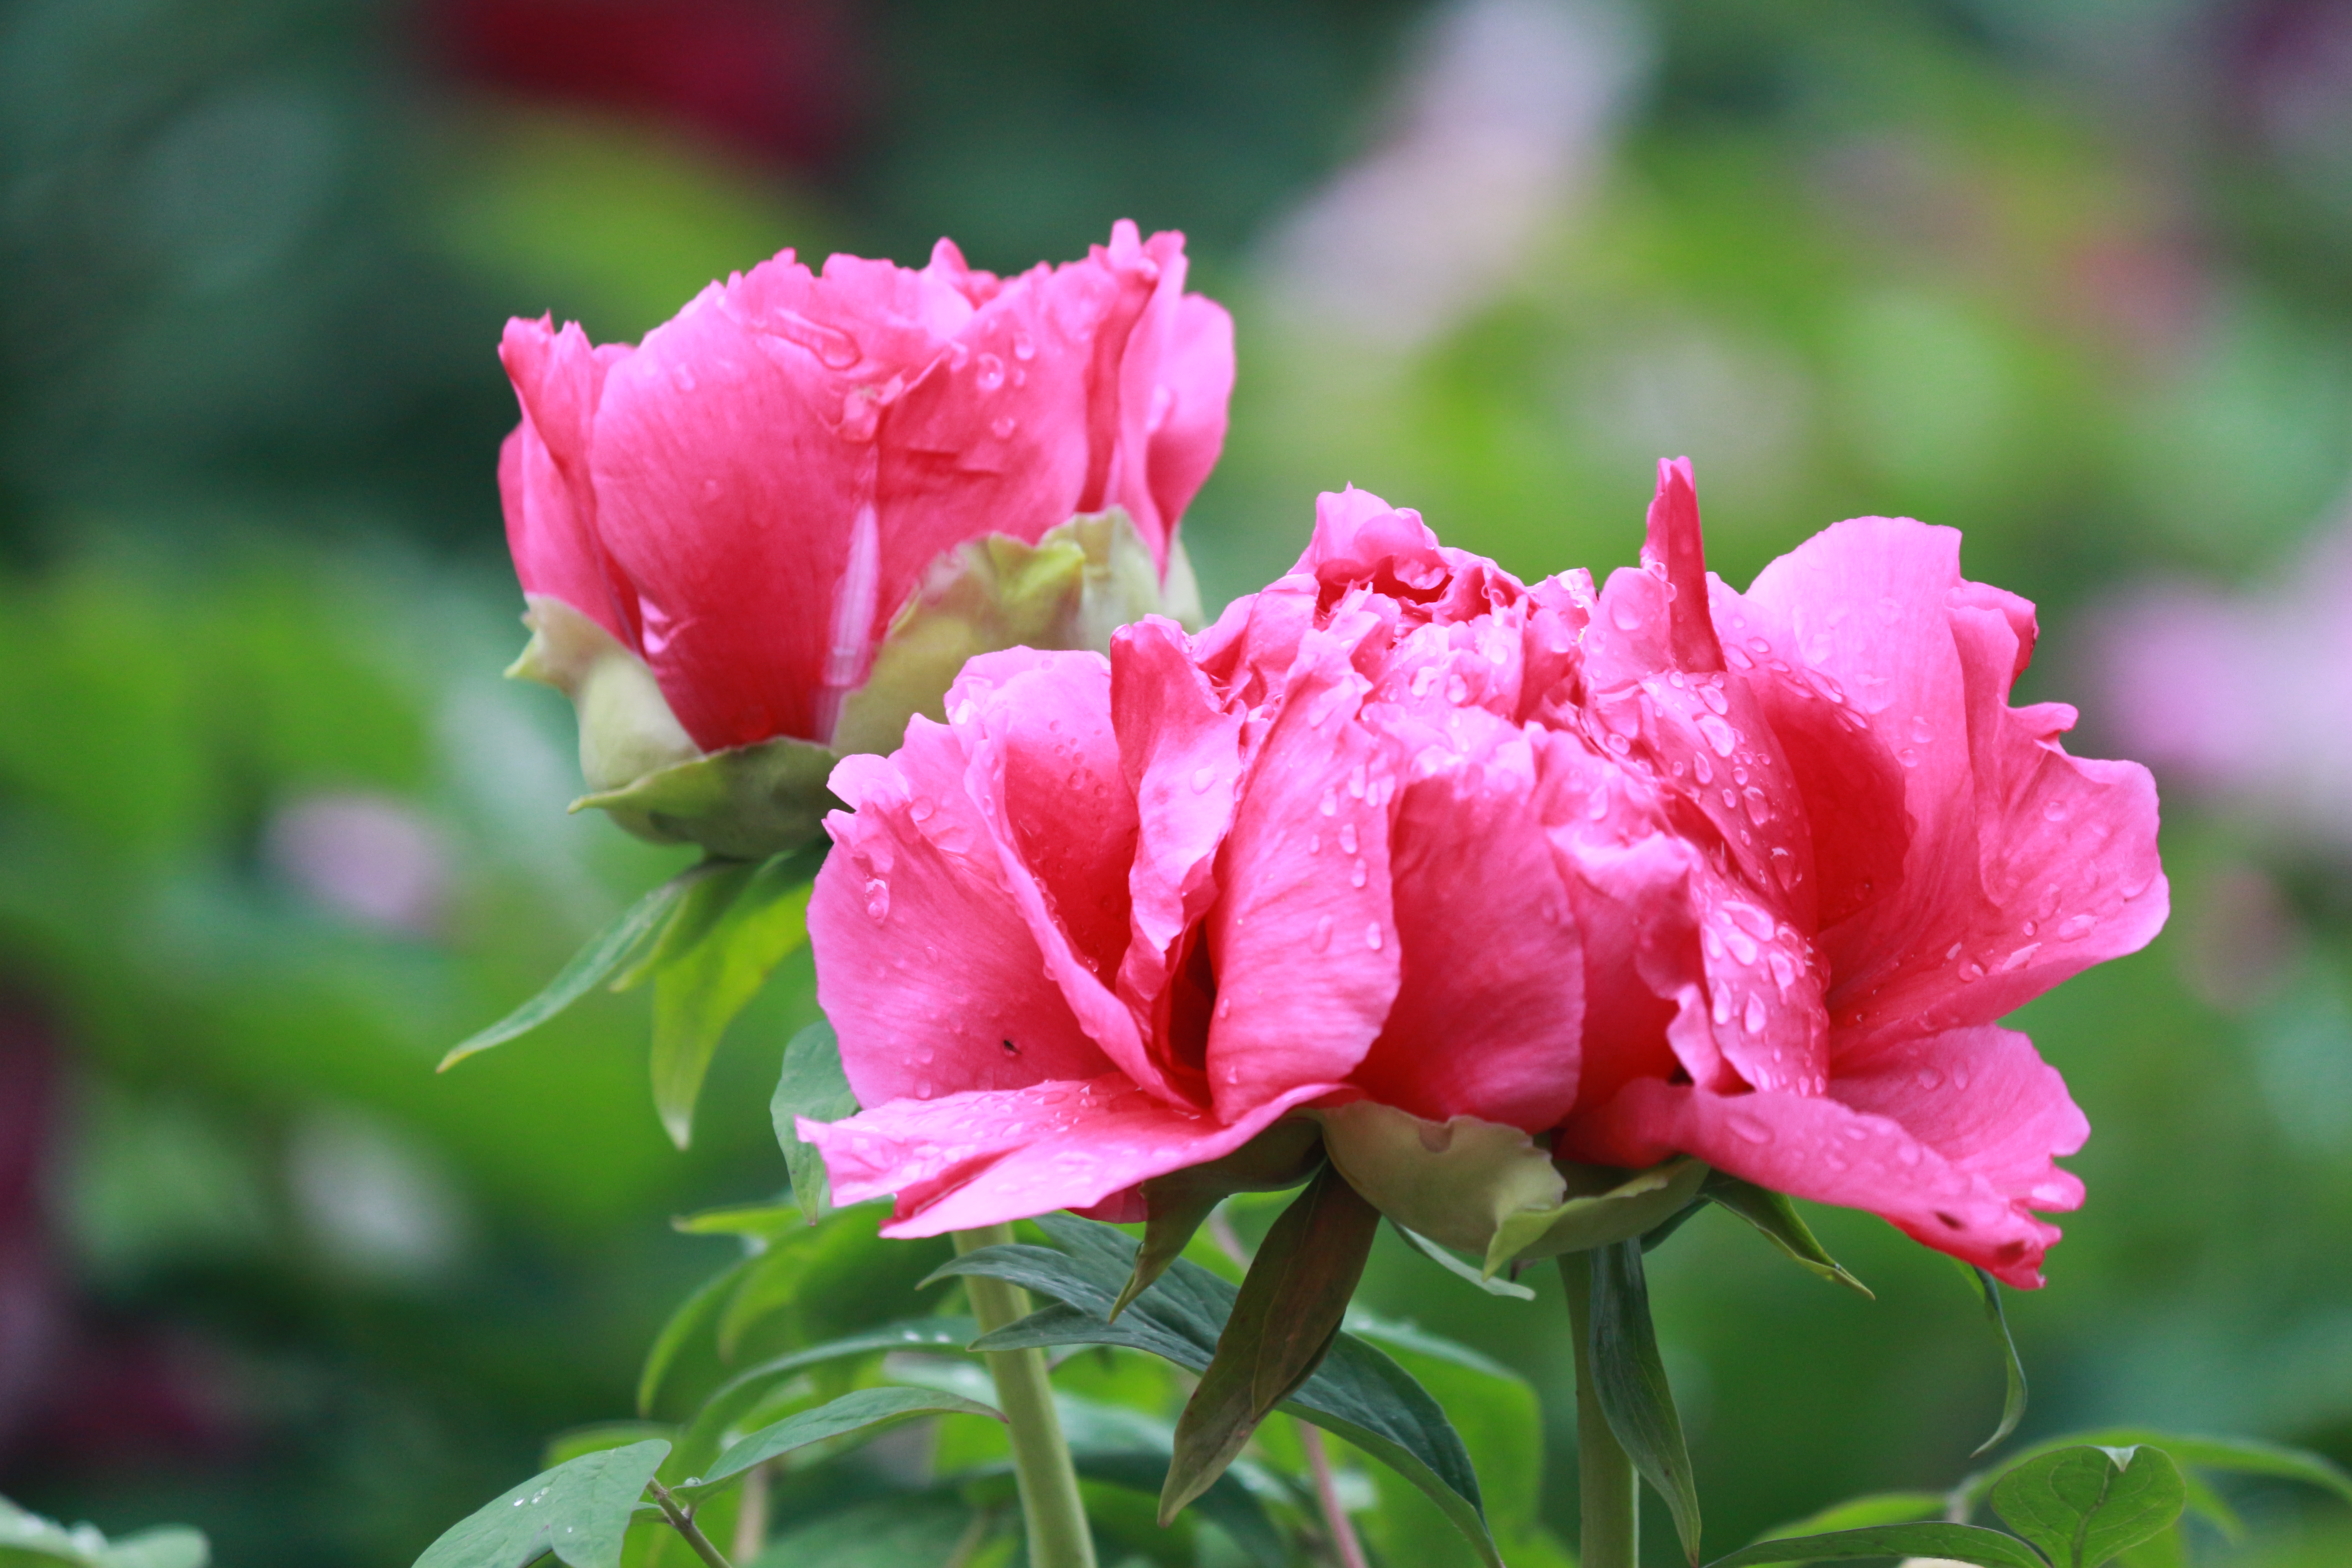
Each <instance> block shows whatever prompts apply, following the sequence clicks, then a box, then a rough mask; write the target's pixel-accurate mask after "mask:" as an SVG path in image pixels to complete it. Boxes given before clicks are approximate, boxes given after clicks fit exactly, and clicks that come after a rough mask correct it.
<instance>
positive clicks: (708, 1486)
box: [670, 1388, 1004, 1499]
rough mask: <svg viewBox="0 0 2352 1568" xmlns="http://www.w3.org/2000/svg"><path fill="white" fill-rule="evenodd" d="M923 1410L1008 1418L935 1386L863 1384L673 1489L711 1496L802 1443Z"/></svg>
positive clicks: (739, 1445)
mask: <svg viewBox="0 0 2352 1568" xmlns="http://www.w3.org/2000/svg"><path fill="white" fill-rule="evenodd" d="M918 1415H985V1416H987V1417H988V1418H989V1419H990V1420H991V1421H1002V1420H1003V1419H1004V1417H1003V1415H999V1414H998V1413H997V1412H995V1411H994V1410H992V1409H990V1408H989V1407H988V1406H987V1405H982V1404H979V1403H977V1402H975V1401H973V1400H970V1399H964V1398H961V1397H959V1396H958V1395H956V1394H942V1393H940V1392H938V1391H937V1390H934V1389H929V1388H861V1389H857V1390H856V1391H855V1392H854V1393H850V1394H843V1395H842V1396H841V1397H840V1398H838V1399H835V1400H832V1401H830V1402H828V1403H826V1404H824V1405H818V1406H817V1407H816V1408H815V1409H814V1410H803V1411H798V1412H796V1413H794V1414H793V1415H787V1416H785V1417H784V1418H783V1419H782V1420H781V1421H777V1422H774V1423H772V1424H771V1425H769V1426H762V1427H761V1428H760V1429H759V1430H758V1431H756V1432H753V1433H751V1434H750V1435H749V1436H745V1437H743V1438H742V1439H740V1441H738V1442H736V1443H734V1444H733V1445H731V1446H730V1447H729V1448H728V1449H727V1451H726V1452H725V1453H723V1454H721V1455H719V1458H718V1459H717V1460H716V1461H714V1462H713V1463H712V1465H711V1467H710V1468H709V1470H707V1471H706V1472H704V1473H703V1474H702V1475H700V1476H698V1477H697V1478H695V1479H693V1480H690V1481H686V1482H683V1483H681V1484H679V1485H677V1486H675V1487H672V1488H671V1489H670V1490H671V1491H672V1492H674V1493H675V1494H677V1496H678V1497H681V1498H693V1499H701V1498H706V1497H709V1495H710V1494H711V1493H713V1492H715V1491H717V1490H718V1489H719V1488H721V1487H723V1486H726V1485H728V1484H729V1483H730V1482H732V1481H735V1480H737V1479H740V1478H741V1476H742V1474H743V1472H744V1471H746V1470H748V1469H750V1468H751V1467H752V1466H754V1465H761V1464H765V1463H766V1462H767V1461H768V1460H770V1459H773V1458H779V1457H780V1456H782V1455H785V1454H789V1453H791V1452H793V1450H794V1449H796V1448H805V1447H809V1445H811V1444H813V1443H828V1442H832V1441H834V1440H835V1439H837V1438H841V1437H847V1436H853V1435H856V1436H866V1437H875V1436H881V1434H882V1431H883V1429H884V1428H886V1427H888V1426H896V1425H898V1423H899V1422H901V1421H910V1420H912V1419H914V1418H915V1417H916V1416H918Z"/></svg>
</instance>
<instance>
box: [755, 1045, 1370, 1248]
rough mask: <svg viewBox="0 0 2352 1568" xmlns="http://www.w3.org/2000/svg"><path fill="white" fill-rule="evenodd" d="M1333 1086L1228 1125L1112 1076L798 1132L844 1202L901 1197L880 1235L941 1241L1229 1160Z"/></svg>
mask: <svg viewBox="0 0 2352 1568" xmlns="http://www.w3.org/2000/svg"><path fill="white" fill-rule="evenodd" d="M1334 1087H1335V1086H1333V1085H1330V1084H1302V1085H1298V1086H1296V1087H1294V1088H1292V1089H1290V1090H1288V1091H1287V1092H1286V1093H1284V1094H1282V1095H1279V1096H1276V1097H1275V1098H1274V1099H1271V1100H1267V1101H1266V1102H1265V1103H1264V1104H1262V1105H1259V1106H1257V1107H1255V1108H1254V1109H1253V1110H1251V1111H1250V1113H1249V1114H1247V1115H1246V1116H1244V1117H1243V1118H1242V1119H1241V1120H1239V1121H1233V1122H1223V1121H1218V1120H1217V1119H1216V1118H1215V1117H1214V1116H1213V1115H1211V1114H1208V1113H1206V1112H1203V1111H1199V1110H1191V1109H1188V1108H1182V1107H1177V1106H1171V1105H1170V1104H1168V1103H1167V1102H1166V1101H1165V1100H1160V1099H1159V1098H1158V1097H1157V1096H1155V1095H1152V1094H1150V1093H1149V1092H1148V1091H1146V1090H1144V1089H1139V1088H1137V1087H1136V1086H1135V1085H1134V1084H1133V1083H1132V1082H1130V1081H1129V1080H1128V1079H1126V1078H1125V1077H1123V1076H1121V1075H1118V1074H1116V1073H1114V1074H1109V1075H1106V1076H1103V1077H1098V1078H1095V1079H1082V1080H1077V1081H1072V1080H1067V1079H1058V1080H1055V1081H1051V1082H1045V1083H1038V1084H1033V1085H1030V1086H1028V1087H1026V1088H1024V1089H1011V1090H1000V1091H997V1092H994V1093H975V1094H958V1095H950V1096H949V1097H947V1098H945V1099H941V1100H891V1101H887V1102H886V1103H882V1104H878V1105H875V1106H872V1107H870V1108H869V1109H867V1110H864V1111H861V1112H860V1113H858V1114H857V1115H856V1116H854V1117H851V1118H850V1119H848V1120H847V1121H835V1122H832V1123H830V1124H828V1123H824V1122H819V1121H808V1120H806V1119H805V1118H803V1120H802V1121H801V1122H800V1123H799V1131H800V1135H801V1136H802V1137H803V1139H805V1140H807V1141H808V1142H811V1143H814V1144H815V1145H816V1146H817V1148H818V1149H820V1150H822V1151H823V1152H824V1163H825V1172H826V1174H827V1176H828V1178H829V1179H830V1180H831V1183H832V1185H833V1193H834V1197H835V1200H836V1201H837V1202H840V1203H845V1204H852V1203H863V1202H865V1201H866V1200H867V1199H869V1198H877V1197H882V1196H884V1195H886V1194H896V1196H897V1198H898V1203H897V1205H896V1206H895V1208H894V1209H893V1210H892V1214H891V1218H890V1223H889V1224H887V1225H886V1226H883V1227H882V1234H883V1235H885V1236H893V1237H917V1236H940V1235H943V1234H945V1233H947V1232H949V1231H955V1230H972V1229H976V1228H978V1227H979V1226H988V1225H1001V1224H1003V1223H1004V1222H1006V1221H1008V1220H1015V1219H1027V1218H1030V1217H1031V1216H1033V1215H1041V1214H1050V1213H1052V1212H1053V1211H1054V1210H1055V1209H1059V1208H1071V1209H1087V1208H1093V1207H1095V1206H1096V1205H1099V1204H1102V1203H1105V1202H1106V1201H1108V1200H1111V1199H1114V1198H1116V1197H1117V1196H1118V1194H1121V1193H1123V1192H1126V1191H1127V1190H1128V1189H1130V1188H1132V1187H1134V1186H1135V1185H1137V1184H1139V1183H1141V1182H1145V1181H1149V1180H1150V1178H1152V1177H1153V1176H1159V1175H1164V1174H1166V1173H1168V1172H1170V1171H1177V1170H1182V1169H1183V1168H1185V1167H1186V1166H1189V1165H1198V1164H1202V1163H1205V1162H1207V1161H1210V1160H1214V1159H1219V1158H1222V1157H1223V1156H1224V1155H1226V1154H1230V1153H1232V1152H1234V1150H1235V1149H1238V1148H1240V1147H1241V1146H1242V1145H1243V1144H1244V1143H1246V1142H1249V1141H1250V1140H1251V1139H1252V1138H1255V1137H1256V1136H1257V1135H1258V1133H1260V1132H1262V1131H1265V1129H1266V1128H1267V1127H1268V1126H1270V1125H1272V1124H1273V1123H1274V1122H1275V1121H1277V1120H1279V1119H1280V1118H1281V1117H1282V1116H1283V1115H1284V1114H1286V1112H1287V1111H1289V1110H1291V1109H1292V1108H1293V1107H1294V1106H1297V1105H1300V1104H1303V1103H1305V1102H1306V1101H1307V1100H1315V1099H1318V1098H1320V1097H1321V1096H1323V1095H1325V1094H1328V1093H1330V1092H1331V1091H1332V1089H1333V1088H1334Z"/></svg>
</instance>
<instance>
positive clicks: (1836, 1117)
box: [1563, 1029, 2088, 1289]
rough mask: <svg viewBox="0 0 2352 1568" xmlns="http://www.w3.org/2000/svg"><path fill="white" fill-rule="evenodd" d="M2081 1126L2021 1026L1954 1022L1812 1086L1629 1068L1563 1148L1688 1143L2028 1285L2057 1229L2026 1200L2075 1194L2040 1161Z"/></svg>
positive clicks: (2066, 1199)
mask: <svg viewBox="0 0 2352 1568" xmlns="http://www.w3.org/2000/svg"><path fill="white" fill-rule="evenodd" d="M2087 1131H2088V1129H2087V1126H2086V1124H2085V1123H2084V1121H2083V1118H2082V1114H2081V1112H2080V1111H2078V1110H2075V1109H2074V1102H2073V1101H2072V1100H2070V1099H2068V1097H2067V1095H2066V1089H2065V1085H2064V1083H2063V1081H2062V1080H2061V1079H2059V1077H2058V1075H2057V1074H2056V1073H2055V1072H2053V1071H2052V1070H2051V1069H2050V1068H2047V1067H2046V1066H2044V1065H2042V1061H2041V1059H2040V1058H2039V1057H2037V1056H2036V1055H2035V1054H2034V1052H2033V1048H2032V1045H2031V1044H2030V1043H2029V1042H2027V1041H2026V1040H2025V1038H2024V1037H2022V1036H2020V1035H2014V1034H2011V1033H2009V1032H2008V1031H2006V1030H2000V1029H1970V1030H1962V1031H1956V1032H1954V1033H1952V1034H1947V1035H1943V1036H1939V1037H1935V1038H1933V1039H1929V1040H1921V1041H1913V1042H1907V1043H1906V1045H1905V1046H1903V1047H1899V1048H1897V1049H1894V1050H1890V1051H1889V1052H1888V1053H1887V1054H1885V1056H1882V1057H1881V1058H1878V1059H1876V1060H1874V1062H1873V1063H1872V1064H1871V1066H1870V1068H1868V1069H1866V1070H1864V1071H1863V1072H1860V1073H1857V1074H1855V1075H1853V1077H1851V1078H1836V1079H1832V1080H1831V1082H1830V1088H1829V1092H1828V1093H1827V1094H1826V1095H1819V1096H1816V1095H1801V1094H1788V1093H1779V1092H1770V1091H1765V1092H1759V1093H1754V1094H1741V1095H1723V1094H1715V1093H1711V1092H1708V1091H1707V1090H1705V1089H1697V1088H1695V1087H1692V1086H1689V1085H1681V1084H1669V1083H1666V1082H1663V1081H1661V1080H1659V1079H1638V1080H1636V1081H1634V1082H1633V1083H1630V1084H1628V1085H1627V1086H1626V1087H1625V1089H1624V1090H1623V1091H1622V1093H1620V1094H1618V1095H1617V1096H1616V1097H1615V1098H1614V1099H1613V1100H1610V1101H1609V1102H1608V1103H1607V1104H1605V1105H1603V1106H1601V1107H1599V1108H1598V1109H1596V1110H1593V1111H1591V1112H1590V1113H1587V1114H1584V1115H1580V1116H1579V1117H1578V1118H1577V1120H1576V1121H1573V1122H1572V1123H1571V1124H1570V1127H1569V1129H1568V1131H1567V1134H1566V1137H1565V1139H1564V1140H1563V1147H1564V1149H1565V1150H1566V1151H1567V1152H1570V1154H1571V1155H1573V1156H1574V1157H1575V1158H1578V1159H1582V1160H1591V1161H1594V1162H1596V1163H1603V1164H1619V1165H1627V1166H1633V1167H1640V1166H1646V1165H1650V1164H1654V1163H1657V1162H1658V1161H1659V1160H1662V1159H1664V1158H1665V1157H1667V1156H1668V1155H1669V1154H1675V1153H1685V1154H1692V1155H1696V1157H1698V1158H1699V1159H1702V1160H1705V1161H1706V1163H1709V1164H1711V1165H1715V1166H1717V1167H1718V1168H1719V1169H1722V1170H1726V1171H1728V1172H1730V1173H1732V1174H1734V1175H1736V1176H1741V1177H1744V1178H1746V1179H1747V1180H1748V1181H1751V1182H1755V1183H1757V1184H1759V1185H1762V1186H1767V1187H1770V1188H1772V1189H1774V1190H1775V1191H1778V1192H1784V1193H1789V1194H1793V1195H1795V1196H1797V1197H1801V1198H1810V1199H1811V1200H1813V1201H1815V1202H1817V1203H1827V1204H1837V1205H1843V1206H1844V1207H1848V1208H1858V1209H1864V1210H1866V1211H1868V1212H1870V1213H1873V1214H1875V1215H1881V1216H1882V1217H1884V1218H1885V1219H1886V1220H1888V1221H1890V1222H1892V1223H1893V1224H1894V1225H1895V1226H1897V1227H1898V1228H1899V1229H1901V1230H1903V1231H1904V1232H1905V1233H1906V1234H1907V1235H1909V1236H1910V1237H1913V1238H1914V1239H1915V1240H1917V1241H1920V1242H1923V1243H1925V1244H1926V1245H1927V1246H1929V1247H1935V1248H1937V1250H1938V1251H1942V1252H1948V1253H1950V1254H1952V1255H1953V1256H1954V1257H1956V1258H1963V1259H1966V1260H1967V1261H1969V1262H1970V1263H1974V1264H1977V1265H1979V1267H1981V1268H1986V1269H1989V1270H1990V1271H1991V1272H1992V1273H1993V1274H1994V1275H1996V1276H1997V1277H1999V1278H2000V1279H2003V1280H2005V1281H2007V1282H2008V1283H2010V1284H2011V1285H2015V1286H2018V1287H2021V1288H2022V1289H2032V1288H2034V1287H2035V1286H2038V1285H2040V1284H2041V1283H2042V1275H2041V1263H2042V1254H2043V1253H2044V1252H2046V1251H2047V1250H2048V1249H2049V1247H2051V1246H2052V1245H2053V1244H2054V1243H2055V1242H2056V1241H2057V1239H2058V1236H2059V1232H2058V1227H2057V1226H2053V1225H2050V1224H2048V1223H2046V1222H2044V1221H2042V1220H2038V1219H2035V1218H2034V1217H2033V1216H2032V1214H2031V1213H2030V1212H2029V1210H2031V1209H2036V1208H2040V1209H2064V1208H2072V1207H2074V1205H2076V1204H2078V1203H2079V1202H2080V1201H2081V1196H2082V1187H2081V1184H2080V1183H2078V1182H2076V1181H2075V1180H2074V1178H2073V1177H2072V1176H2071V1175H2069V1174H2068V1173H2065V1172H2063V1171H2060V1170H2058V1169H2057V1168H2056V1167H2055V1166H2054V1165H2053V1164H2052V1163H2051V1161H2052V1159H2053V1156H2055V1155H2060V1154H2068V1153H2072V1152H2074V1150H2075V1149H2077V1148H2079V1147H2081V1145H2082V1141H2083V1137H2084V1134H2085V1133H2086V1132H2087Z"/></svg>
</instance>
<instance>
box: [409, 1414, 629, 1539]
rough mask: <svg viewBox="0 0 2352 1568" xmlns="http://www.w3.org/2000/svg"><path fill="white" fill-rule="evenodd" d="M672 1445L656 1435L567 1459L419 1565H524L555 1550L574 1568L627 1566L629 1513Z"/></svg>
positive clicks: (466, 1524)
mask: <svg viewBox="0 0 2352 1568" xmlns="http://www.w3.org/2000/svg"><path fill="white" fill-rule="evenodd" d="M668 1452H669V1445H668V1444H667V1443H665V1442H663V1441H662V1440H661V1439H659V1438H653V1439H650V1440H648V1441H646V1442H643V1443H632V1444H630V1445H629V1446H628V1447H625V1448H604V1449H600V1450H598V1451H597V1452H595V1453H593V1454H583V1455H582V1456H581V1457H580V1458H576V1459H567V1460H565V1461H564V1462H563V1463H562V1464H560V1465H558V1466H556V1467H555V1468H553V1469H551V1470H546V1471H542V1472H541V1473H540V1474H539V1475H536V1476H533V1477H531V1479H529V1480H527V1481H525V1482H523V1483H522V1485H520V1486H519V1487H517V1488H515V1489H513V1490H512V1491H510V1492H508V1493H506V1494H505V1495H504V1496H502V1497H499V1498H498V1499H496V1500H493V1501H491V1502H488V1503H486V1504H484V1505H483V1506H482V1507H481V1508H480V1509H479V1510H476V1511H475V1512H473V1513H470V1514H467V1516H466V1517H465V1518H464V1519H461V1520H459V1521H457V1523H455V1524H453V1525H451V1526H450V1527H449V1528H448V1530H446V1531H444V1532H443V1534H442V1536H441V1539H440V1540H438V1541H436V1542H434V1543H433V1544H432V1545H430V1546H428V1547H426V1548H425V1555H424V1556H422V1557H420V1558H418V1559H417V1560H416V1568H524V1564H526V1563H536V1562H537V1561H539V1559H540V1558H541V1557H543V1556H545V1555H546V1554H547V1553H548V1552H554V1553H555V1555H556V1556H557V1557H558V1558H560V1559H561V1560H562V1561H563V1562H565V1563H570V1564H571V1565H572V1568H620V1562H621V1537H622V1535H623V1534H624V1533H625V1532H626V1531H627V1530H628V1528H629V1516H630V1515H631V1514H632V1513H634V1512H635V1510H636V1506H637V1499H638V1498H639V1497H640V1496H642V1495H643V1494H644V1492H645V1489H646V1482H647V1481H649V1480H651V1479H653V1477H654V1471H655V1470H656V1468H659V1467H660V1465H661V1462H662V1457H663V1456H664V1455H666V1454H667V1453H668Z"/></svg>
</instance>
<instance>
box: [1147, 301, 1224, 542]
mask: <svg viewBox="0 0 2352 1568" xmlns="http://www.w3.org/2000/svg"><path fill="white" fill-rule="evenodd" d="M1160 388H1165V389H1166V390H1167V394H1168V395H1167V399H1166V403H1165V405H1164V407H1163V406H1162V405H1161V404H1160ZM1233 390H1234V319H1233V317H1231V316H1230V315H1227V314H1226V313H1225V309H1224V307H1223V306H1222V305H1220V304H1218V303H1216V302H1215V301H1214V300H1205V299H1202V297H1201V296H1200V295H1198V294H1187V295H1185V296H1184V297H1183V299H1182V300H1180V301H1178V303H1177V306H1176V310H1175V322H1174V325H1173V326H1172V328H1171V330H1170V333H1169V342H1168V344H1167V346H1166V347H1165V348H1164V349H1162V351H1161V353H1160V368H1159V375H1158V380H1157V384H1155V386H1154V387H1153V390H1152V393H1151V398H1152V402H1151V404H1150V405H1148V412H1147V423H1148V421H1149V419H1150V417H1157V419H1158V421H1159V423H1158V426H1156V427H1153V428H1151V430H1150V456H1149V457H1148V458H1146V468H1147V473H1148V477H1149V479H1150V489H1151V500H1152V503H1153V504H1154V505H1155V506H1156V507H1157V508H1158V509H1159V512H1160V526H1161V532H1162V537H1163V539H1164V538H1168V537H1172V536H1173V535H1174V533H1175V531H1176V523H1177V520H1178V519H1180V518H1181V517H1182V516H1183V515H1184V509H1185V508H1186V507H1188V506H1190V505H1192V498H1193V497H1194V496H1195V495H1198V494H1199V493H1200V490H1201V486H1202V484H1203V483H1205V482H1206V481H1207V479H1208V478H1209V471H1210V470H1211V469H1212V468H1215V467H1216V466H1217V458H1218V457H1219V455H1220V454H1222V453H1223V450H1224V447H1225V409H1226V406H1227V405H1228V404H1229V403H1230V401H1231V400H1232V397H1233ZM1162 557H1163V562H1164V557H1165V546H1164V544H1163V546H1162Z"/></svg>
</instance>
